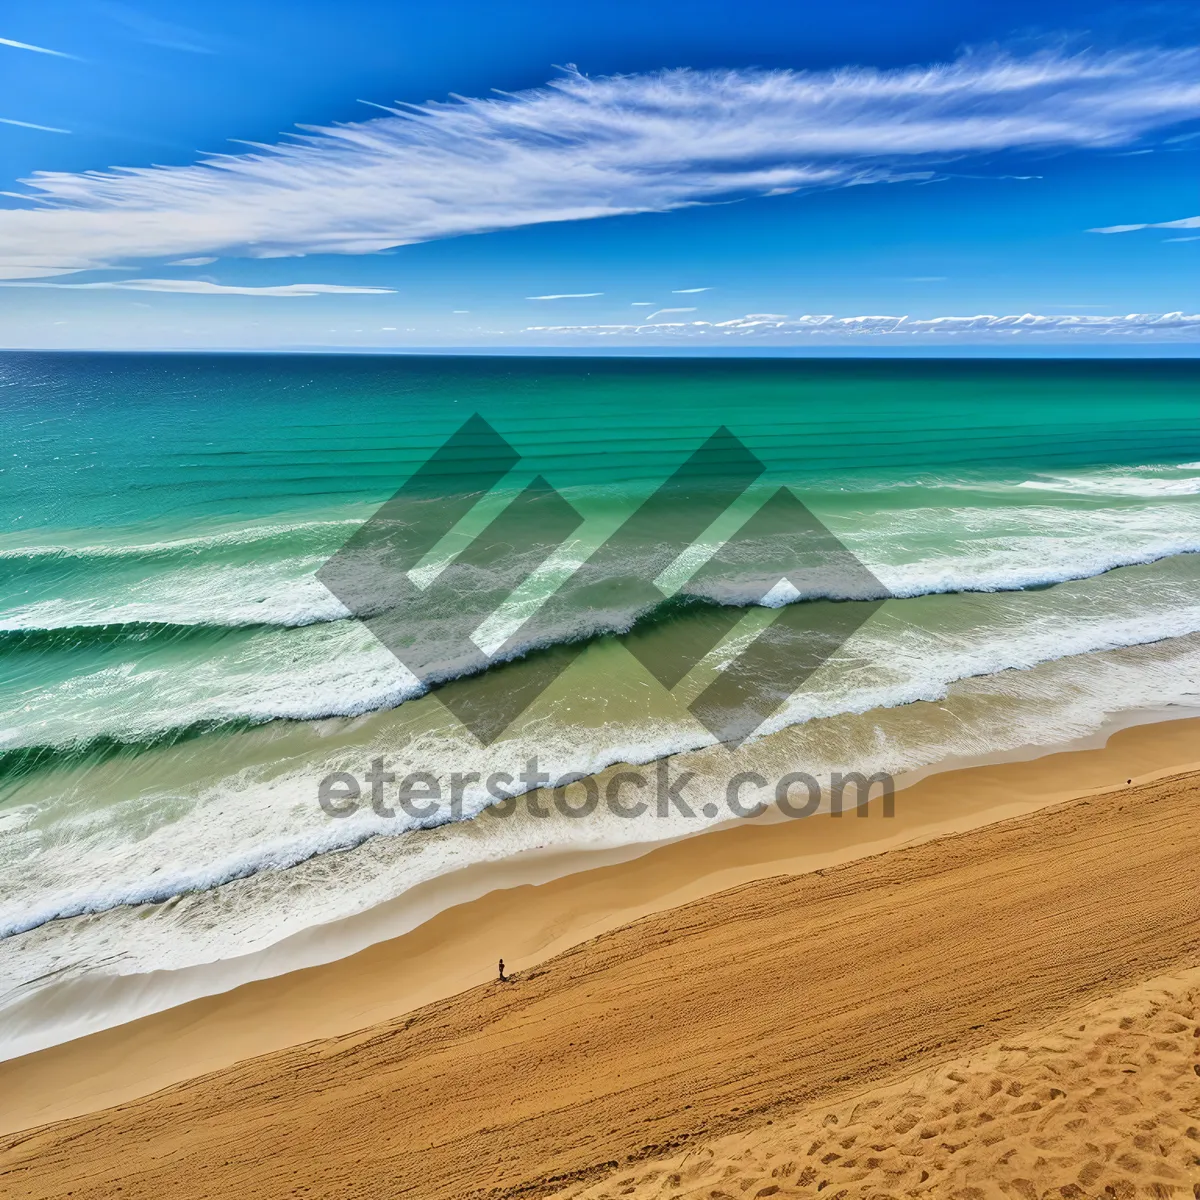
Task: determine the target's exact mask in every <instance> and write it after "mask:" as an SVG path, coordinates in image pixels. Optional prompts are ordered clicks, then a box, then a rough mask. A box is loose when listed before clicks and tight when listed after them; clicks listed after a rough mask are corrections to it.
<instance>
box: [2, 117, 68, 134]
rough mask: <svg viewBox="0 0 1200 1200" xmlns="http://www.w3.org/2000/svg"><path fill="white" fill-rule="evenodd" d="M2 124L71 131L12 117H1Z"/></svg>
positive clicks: (43, 130) (51, 130)
mask: <svg viewBox="0 0 1200 1200" xmlns="http://www.w3.org/2000/svg"><path fill="white" fill-rule="evenodd" d="M0 125H17V126H19V127H20V128H21V129H37V130H39V131H40V132H42V133H70V132H71V131H70V130H69V129H59V128H58V126H57V125H37V124H35V123H34V122H33V121H14V120H13V118H12V117H0Z"/></svg>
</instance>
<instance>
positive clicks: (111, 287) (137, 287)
mask: <svg viewBox="0 0 1200 1200" xmlns="http://www.w3.org/2000/svg"><path fill="white" fill-rule="evenodd" d="M0 287H36V288H59V289H69V290H71V291H106V292H112V291H116V292H174V293H178V294H185V295H189V296H322V295H334V296H344V295H354V296H387V295H393V294H394V293H395V290H396V289H395V288H377V287H344V286H342V285H341V284H337V283H284V284H277V285H275V286H274V287H234V286H227V285H225V284H220V283H211V282H209V281H208V280H206V279H122V280H119V281H115V282H109V281H105V282H104V283H42V282H40V281H32V280H30V281H25V282H13V281H8V282H2V283H0Z"/></svg>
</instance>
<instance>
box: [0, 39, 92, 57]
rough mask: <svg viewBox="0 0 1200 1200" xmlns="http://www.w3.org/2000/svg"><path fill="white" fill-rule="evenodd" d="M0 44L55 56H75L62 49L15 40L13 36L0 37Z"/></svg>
mask: <svg viewBox="0 0 1200 1200" xmlns="http://www.w3.org/2000/svg"><path fill="white" fill-rule="evenodd" d="M0 46H11V47H12V48H13V49H14V50H32V51H33V52H34V53H35V54H53V55H54V57H55V58H74V57H75V55H73V54H64V53H63V52H62V51H61V50H47V49H46V47H45V46H31V45H30V44H29V43H28V42H14V41H13V40H12V39H11V38H0Z"/></svg>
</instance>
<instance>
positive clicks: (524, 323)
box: [0, 0, 1200, 353]
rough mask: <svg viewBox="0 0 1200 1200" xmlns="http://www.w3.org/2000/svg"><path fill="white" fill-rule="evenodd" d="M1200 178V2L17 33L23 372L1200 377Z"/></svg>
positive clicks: (71, 2) (0, 41) (156, 0)
mask: <svg viewBox="0 0 1200 1200" xmlns="http://www.w3.org/2000/svg"><path fill="white" fill-rule="evenodd" d="M378 106H382V107H378ZM411 106H416V107H411ZM300 127H307V130H305V129H301V128H300ZM297 135H298V136H297ZM216 156H226V157H216ZM1198 168H1200V10H1198V9H1197V8H1196V6H1195V5H1194V4H1155V3H1136V4H1133V3H1130V4H1113V5H1104V4H1083V3H1076V2H1065V0H1059V2H1055V0H1042V2H1040V3H1027V2H1024V0H1010V2H1009V3H1006V4H1004V5H991V4H985V5H963V4H961V3H940V2H938V3H935V2H932V0H911V2H909V3H906V4H903V5H897V4H895V3H894V2H893V3H886V4H885V3H876V2H875V0H845V2H844V3H842V4H839V5H815V4H803V5H802V4H797V3H787V4H784V3H752V2H747V3H744V4H740V5H733V4H729V3H727V2H725V0H722V2H720V3H712V2H702V0H690V2H689V3H687V4H682V3H671V2H659V3H656V4H654V5H647V4H645V3H627V2H625V0H610V2H609V3H606V4H605V5H602V6H597V5H586V4H576V5H570V4H563V3H561V0H558V2H555V3H544V2H538V3H533V2H524V3H522V2H511V0H510V2H508V3H505V4H496V3H494V0H493V2H489V3H483V2H477V0H471V2H462V0H460V2H457V3H455V2H450V3H443V4H440V5H437V6H429V5H418V4H415V3H398V2H396V0H340V2H339V3H338V4H337V5H333V4H330V3H328V2H325V3H316V2H313V0H288V2H286V3H285V2H284V0H272V2H269V3H268V2H266V0H239V2H238V3H236V4H235V3H225V2H224V0H209V2H208V3H206V4H205V5H203V6H197V5H188V6H184V5H181V4H179V3H178V2H177V0H176V2H175V3H165V2H163V0H136V2H130V3H124V2H120V3H118V2H116V0H37V2H36V3H35V2H29V0H10V3H9V4H7V5H6V6H5V7H4V10H3V15H2V16H0V175H3V177H4V182H3V185H2V186H3V189H4V190H5V193H6V194H5V196H4V197H3V198H0V345H3V346H8V347H36V348H41V347H80V348H89V347H146V348H216V349H224V348H243V347H245V348H254V347H263V348H288V347H307V348H382V349H387V348H397V349H404V348H415V347H447V348H453V347H470V348H485V349H488V348H494V349H501V348H517V349H522V348H524V349H536V348H544V347H560V348H562V349H573V348H574V349H577V348H595V349H624V348H641V349H654V348H669V349H673V350H675V351H678V352H683V351H689V350H701V351H705V350H714V349H719V350H729V349H736V350H757V351H759V352H763V351H769V350H771V349H776V350H783V349H788V350H791V349H800V350H804V351H816V352H822V351H829V350H835V351H840V352H847V351H849V352H853V351H855V350H869V351H874V352H878V351H880V350H883V351H886V352H907V351H910V350H913V349H918V350H922V351H924V352H934V351H947V352H952V351H954V350H956V349H960V348H962V347H964V346H965V347H976V348H983V349H984V350H985V351H986V352H988V353H998V352H1023V353H1028V352H1040V351H1042V350H1045V351H1046V352H1052V353H1057V352H1061V351H1062V350H1063V349H1064V348H1074V349H1076V350H1081V349H1092V350H1096V349H1102V350H1104V351H1111V350H1114V349H1116V350H1119V351H1120V350H1129V351H1131V352H1137V351H1141V352H1144V351H1145V350H1146V349H1147V348H1154V347H1161V348H1163V349H1164V351H1166V350H1168V349H1169V351H1170V352H1190V348H1193V347H1196V346H1197V345H1200V316H1197V315H1196V314H1198V313H1200V294H1198V293H1200V216H1198V214H1200V186H1198V184H1200V171H1198ZM1100 230H1105V231H1109V232H1097V231H1100Z"/></svg>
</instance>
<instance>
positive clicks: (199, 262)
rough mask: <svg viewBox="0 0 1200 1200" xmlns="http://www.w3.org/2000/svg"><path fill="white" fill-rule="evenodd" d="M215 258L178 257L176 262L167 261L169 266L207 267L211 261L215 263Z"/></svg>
mask: <svg viewBox="0 0 1200 1200" xmlns="http://www.w3.org/2000/svg"><path fill="white" fill-rule="evenodd" d="M216 261H217V260H216V259H215V258H177V259H176V260H175V261H174V262H169V263H167V266H168V267H207V266H208V265H209V263H215V262H216Z"/></svg>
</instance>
